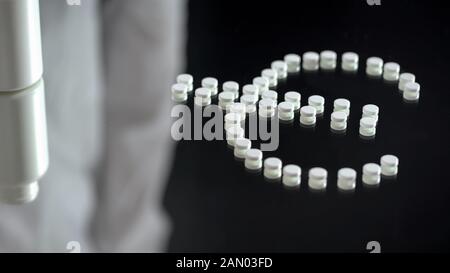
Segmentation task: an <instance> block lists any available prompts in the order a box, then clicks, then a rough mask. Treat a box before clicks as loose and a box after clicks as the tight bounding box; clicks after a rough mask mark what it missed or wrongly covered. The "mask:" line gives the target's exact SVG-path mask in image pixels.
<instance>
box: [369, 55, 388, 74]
mask: <svg viewBox="0 0 450 273" xmlns="http://www.w3.org/2000/svg"><path fill="white" fill-rule="evenodd" d="M383 64H384V61H383V59H381V58H379V57H370V58H368V59H367V61H366V74H367V75H369V76H373V77H378V76H381V75H382V74H383Z"/></svg>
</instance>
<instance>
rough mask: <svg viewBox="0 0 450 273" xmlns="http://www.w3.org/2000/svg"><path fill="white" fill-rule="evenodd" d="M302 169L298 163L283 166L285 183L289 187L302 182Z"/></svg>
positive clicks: (296, 185)
mask: <svg viewBox="0 0 450 273" xmlns="http://www.w3.org/2000/svg"><path fill="white" fill-rule="evenodd" d="M301 175H302V169H301V168H300V167H299V166H297V165H286V166H285V167H284V168H283V184H284V185H285V186H287V187H298V186H300V182H301Z"/></svg>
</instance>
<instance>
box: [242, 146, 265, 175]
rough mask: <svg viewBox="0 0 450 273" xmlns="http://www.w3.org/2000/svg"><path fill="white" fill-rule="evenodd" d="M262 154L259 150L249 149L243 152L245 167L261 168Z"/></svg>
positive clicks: (250, 168) (251, 168)
mask: <svg viewBox="0 0 450 273" xmlns="http://www.w3.org/2000/svg"><path fill="white" fill-rule="evenodd" d="M262 158H263V154H262V152H261V150H258V149H250V150H248V151H247V153H246V154H245V168H247V169H249V170H259V169H261V168H262Z"/></svg>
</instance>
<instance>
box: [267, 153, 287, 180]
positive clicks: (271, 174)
mask: <svg viewBox="0 0 450 273" xmlns="http://www.w3.org/2000/svg"><path fill="white" fill-rule="evenodd" d="M282 166H283V163H282V162H281V160H280V159H278V158H276V157H269V158H267V159H266V160H264V176H265V177H266V178H268V179H279V178H281V174H282V172H281V169H282Z"/></svg>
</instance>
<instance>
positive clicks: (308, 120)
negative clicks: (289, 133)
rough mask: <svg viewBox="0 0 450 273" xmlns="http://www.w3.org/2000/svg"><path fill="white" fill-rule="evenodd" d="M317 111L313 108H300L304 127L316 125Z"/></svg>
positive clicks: (301, 121)
mask: <svg viewBox="0 0 450 273" xmlns="http://www.w3.org/2000/svg"><path fill="white" fill-rule="evenodd" d="M316 115H317V110H316V108H314V107H312V106H309V105H308V106H303V107H302V108H300V123H301V124H303V125H314V124H316Z"/></svg>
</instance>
